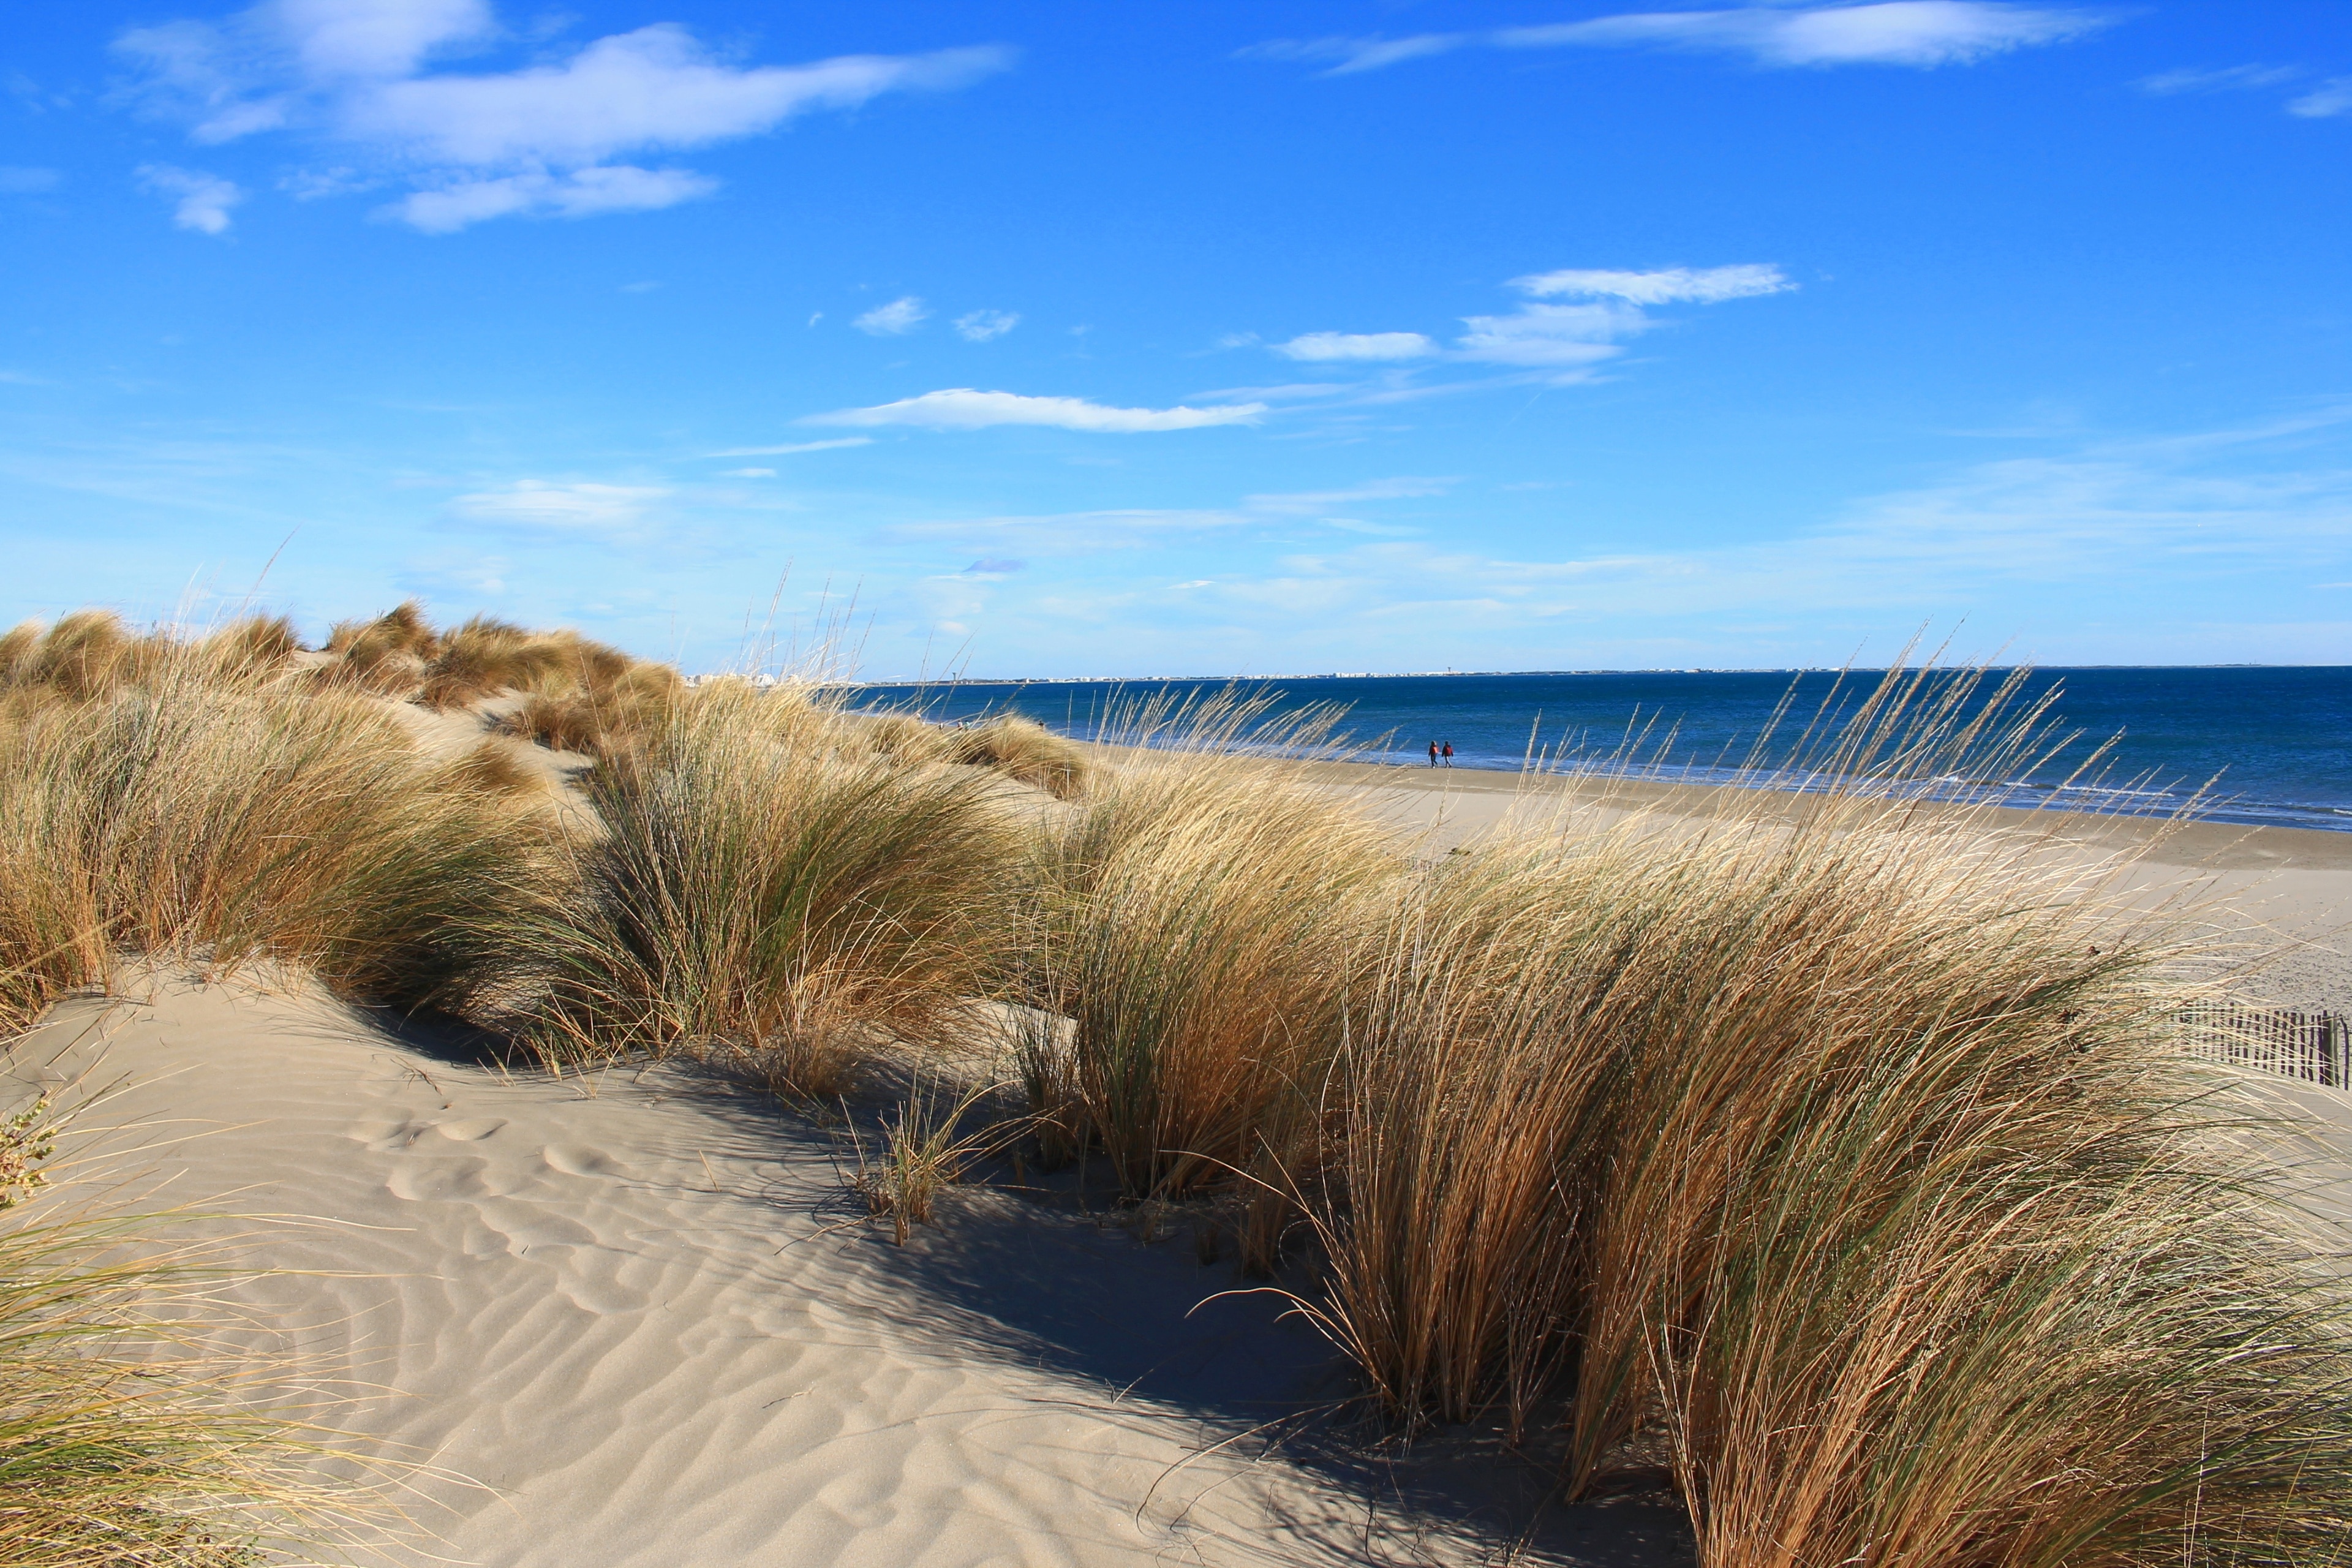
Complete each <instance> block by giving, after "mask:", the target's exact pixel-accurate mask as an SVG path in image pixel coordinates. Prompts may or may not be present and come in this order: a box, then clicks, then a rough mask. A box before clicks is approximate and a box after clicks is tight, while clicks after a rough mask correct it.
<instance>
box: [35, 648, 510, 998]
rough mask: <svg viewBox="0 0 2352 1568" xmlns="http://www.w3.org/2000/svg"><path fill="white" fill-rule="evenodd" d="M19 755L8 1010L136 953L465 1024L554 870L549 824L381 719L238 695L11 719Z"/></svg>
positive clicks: (353, 705)
mask: <svg viewBox="0 0 2352 1568" xmlns="http://www.w3.org/2000/svg"><path fill="white" fill-rule="evenodd" d="M6 731H7V732H6V735H5V748H4V749H0V1011H5V1016H7V1017H8V1018H9V1019H11V1020H13V1021H15V1022H16V1023H19V1024H21V1023H23V1022H26V1021H28V1020H29V1018H30V1017H31V1016H32V1015H33V1014H34V1013H36V1012H37V1010H38V1009H39V1008H40V1007H41V1006H42V1005H45V1004H46V1001H47V998H48V997H49V996H51V995H53V994H56V993H57V992H58V991H59V990H61V989H64V988H68V987H72V986H77V985H85V984H97V983H103V982H104V980H105V979H106V977H107V976H108V975H109V974H110V973H111V966H112V963H113V961H114V959H113V955H114V953H115V952H116V951H117V950H118V949H122V948H128V949H131V950H132V951H135V952H149V953H166V954H169V955H171V956H172V957H173V958H174V959H176V960H179V961H182V962H186V963H199V964H204V965H208V966H211V967H215V968H219V969H230V968H234V967H236V965H238V964H241V963H247V962H249V961H251V960H254V959H257V958H262V957H270V958H277V959H282V960H287V961H290V962H294V963H300V964H303V965H306V966H308V967H310V968H312V969H315V970H316V971H317V972H318V973H320V974H321V975H322V976H323V977H324V978H326V979H327V980H328V981H329V982H330V983H331V984H334V985H336V986H338V987H339V988H341V990H343V991H344V992H345V993H347V994H356V995H360V996H364V997H369V998H373V999H376V1000H381V1001H386V1002H394V1003H398V1004H402V1005H428V1004H429V1005H438V1006H445V1007H452V1008H458V1009H465V1008H468V1007H472V1006H474V1005H477V1004H478V1003H480V1002H481V1001H482V1000H483V999H484V998H486V997H487V996H488V994H490V993H491V992H493V991H495V990H496V989H497V988H498V987H499V984H501V980H502V976H503V975H504V974H505V973H507V971H508V970H509V968H510V967H511V965H512V963H513V962H514V959H515V948H514V946H513V942H512V936H513V929H512V922H513V921H516V920H519V919H524V918H527V915H528V911H530V910H531V909H533V908H535V907H537V906H538V905H540V904H541V903H544V902H545V901H546V900H547V898H548V897H549V893H548V890H547V889H548V886H549V883H550V879H551V876H552V875H553V867H554V866H555V864H556V862H555V860H554V858H553V857H552V849H551V838H550V833H551V829H550V828H549V827H548V826H547V825H546V824H545V823H544V821H543V820H542V819H541V816H539V815H537V814H535V813H533V812H531V811H529V810H526V809H522V808H520V807H519V806H518V805H515V804H513V803H511V802H509V801H507V800H504V799H501V798H499V796H496V795H491V794H489V793H487V792H486V791H485V790H483V789H482V788H481V787H480V781H479V780H478V778H477V777H473V776H470V775H469V774H468V773H467V771H466V770H465V769H463V768H458V769H455V770H452V769H448V768H446V767H440V766H436V764H434V763H431V762H430V761H429V760H428V759H426V758H425V757H423V756H421V755H420V754H419V753H418V752H416V750H415V746H414V744H413V743H412V742H410V741H409V740H408V739H407V737H406V736H405V734H404V733H403V732H402V731H401V729H400V727H399V726H398V724H397V723H396V722H394V720H393V719H392V718H391V716H389V715H388V714H386V713H384V712H383V710H381V709H380V708H379V707H377V706H376V705H375V704H374V703H373V702H372V701H371V700H367V699H364V698H359V697H354V696H349V695H343V694H338V693H332V692H305V691H303V690H301V689H291V688H278V687H259V688H257V687H255V686H253V685H251V684H250V683H248V682H245V681H242V680H225V679H221V678H220V677H219V674H218V667H217V666H216V664H215V662H214V661H213V660H212V659H211V658H209V657H208V654H207V650H206V649H205V648H203V647H194V648H188V647H183V648H181V649H180V650H179V651H177V652H174V653H170V654H167V655H164V656H161V657H160V662H159V663H158V664H157V666H156V668H155V669H154V670H153V671H152V674H151V676H150V678H149V679H148V680H147V681H146V683H145V684H143V685H139V686H125V687H122V688H121V689H118V690H116V691H115V692H114V693H113V694H112V695H110V696H108V697H105V698H103V699H102V700H93V701H88V702H73V701H68V700H63V699H58V700H51V701H48V702H47V703H44V704H36V705H32V706H29V707H19V708H16V709H15V710H11V711H10V713H9V715H8V720H7V723H6Z"/></svg>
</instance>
